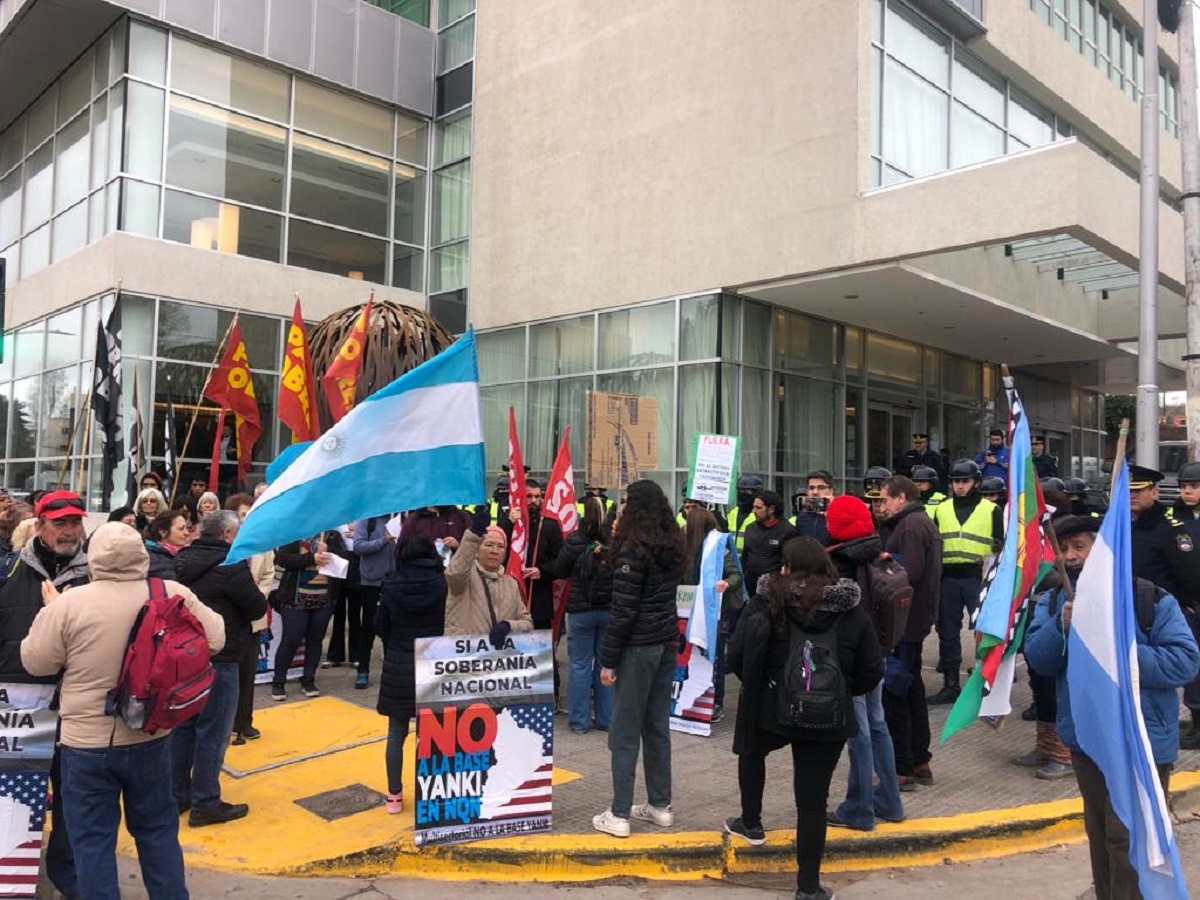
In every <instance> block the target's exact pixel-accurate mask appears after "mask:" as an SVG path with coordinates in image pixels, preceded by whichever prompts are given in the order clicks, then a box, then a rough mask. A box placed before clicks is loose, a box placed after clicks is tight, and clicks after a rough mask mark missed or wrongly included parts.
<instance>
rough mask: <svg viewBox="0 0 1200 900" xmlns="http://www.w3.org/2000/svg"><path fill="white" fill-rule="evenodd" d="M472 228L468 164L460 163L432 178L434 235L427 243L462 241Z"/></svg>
mask: <svg viewBox="0 0 1200 900" xmlns="http://www.w3.org/2000/svg"><path fill="white" fill-rule="evenodd" d="M470 227H471V161H470V160H469V159H467V160H463V161H462V162H460V163H456V164H455V165H453V166H450V167H448V168H445V169H441V170H439V171H437V172H435V173H434V175H433V234H431V235H430V243H432V244H444V243H447V242H448V241H453V240H457V239H459V238H464V237H466V236H467V234H468V233H469V231H470Z"/></svg>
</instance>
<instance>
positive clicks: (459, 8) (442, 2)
mask: <svg viewBox="0 0 1200 900" xmlns="http://www.w3.org/2000/svg"><path fill="white" fill-rule="evenodd" d="M474 11H475V0H438V27H439V28H445V27H446V26H447V25H449V24H450V23H451V22H456V21H458V20H459V19H461V18H462V17H463V16H465V15H467V14H468V13H471V12H474Z"/></svg>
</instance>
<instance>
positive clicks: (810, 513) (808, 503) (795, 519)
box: [791, 469, 834, 547]
mask: <svg viewBox="0 0 1200 900" xmlns="http://www.w3.org/2000/svg"><path fill="white" fill-rule="evenodd" d="M807 482H808V484H807V492H806V493H805V494H804V495H803V498H802V501H803V502H802V506H801V508H800V509H799V510H797V512H796V515H794V516H792V518H791V523H792V524H793V525H794V526H796V536H797V537H810V538H813V539H814V540H816V541H819V542H820V544H821V546H822V547H824V546H825V545H826V544H828V543H829V529H828V528H826V527H825V510H827V509H828V508H829V501H830V500H832V499H833V494H834V491H833V473H832V472H830V471H829V470H828V469H814V470H813V471H811V472H809V473H808V479H807ZM793 499H794V498H793Z"/></svg>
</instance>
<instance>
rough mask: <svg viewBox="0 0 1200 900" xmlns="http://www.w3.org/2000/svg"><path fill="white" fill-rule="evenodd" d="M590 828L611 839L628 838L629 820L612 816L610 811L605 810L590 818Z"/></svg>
mask: <svg viewBox="0 0 1200 900" xmlns="http://www.w3.org/2000/svg"><path fill="white" fill-rule="evenodd" d="M592 827H593V828H595V829H596V830H597V831H603V832H604V833H605V834H611V835H612V836H613V837H621V838H624V837H629V820H628V819H622V818H621V817H620V816H614V815H613V811H612V810H611V809H606V810H605V811H604V812H602V813H600V815H598V816H593V817H592Z"/></svg>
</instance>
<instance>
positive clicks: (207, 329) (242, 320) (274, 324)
mask: <svg viewBox="0 0 1200 900" xmlns="http://www.w3.org/2000/svg"><path fill="white" fill-rule="evenodd" d="M122 315H123V316H124V312H123V313H122ZM232 320H233V312H232V311H231V310H227V309H217V308H216V307H212V306H200V305H198V304H192V303H175V302H173V301H170V300H161V301H159V309H158V355H159V356H164V357H167V358H170V359H178V360H185V361H187V362H203V363H204V364H205V365H208V364H209V363H211V362H212V359H213V357H214V356H215V355H216V353H217V342H218V341H220V340H221V338H222V337H223V336H224V334H225V332H226V331H227V330H228V328H229V323H230V322H231V321H232ZM238 323H239V324H240V325H241V328H242V337H243V338H244V339H245V341H246V356H247V358H248V359H249V361H250V367H251V368H252V369H266V370H268V371H274V369H275V364H276V359H277V354H278V352H279V320H278V319H269V318H265V317H263V316H255V315H248V314H246V313H241V314H240V315H239V316H238ZM199 373H200V374H199V376H198V377H197V379H196V381H195V390H194V391H193V392H192V393H181V389H180V386H179V385H180V382H179V380H176V382H175V385H174V387H173V389H174V392H175V397H174V399H175V402H176V403H179V402H181V401H180V399H179V398H180V397H181V396H183V397H189V396H191V397H194V396H197V395H198V394H199V393H200V388H201V387H203V376H204V370H203V369H200V370H199ZM160 384H161V382H160ZM163 393H165V391H164V392H163ZM164 399H165V397H164ZM184 402H186V401H184ZM209 446H210V447H211V444H210V445H209Z"/></svg>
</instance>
